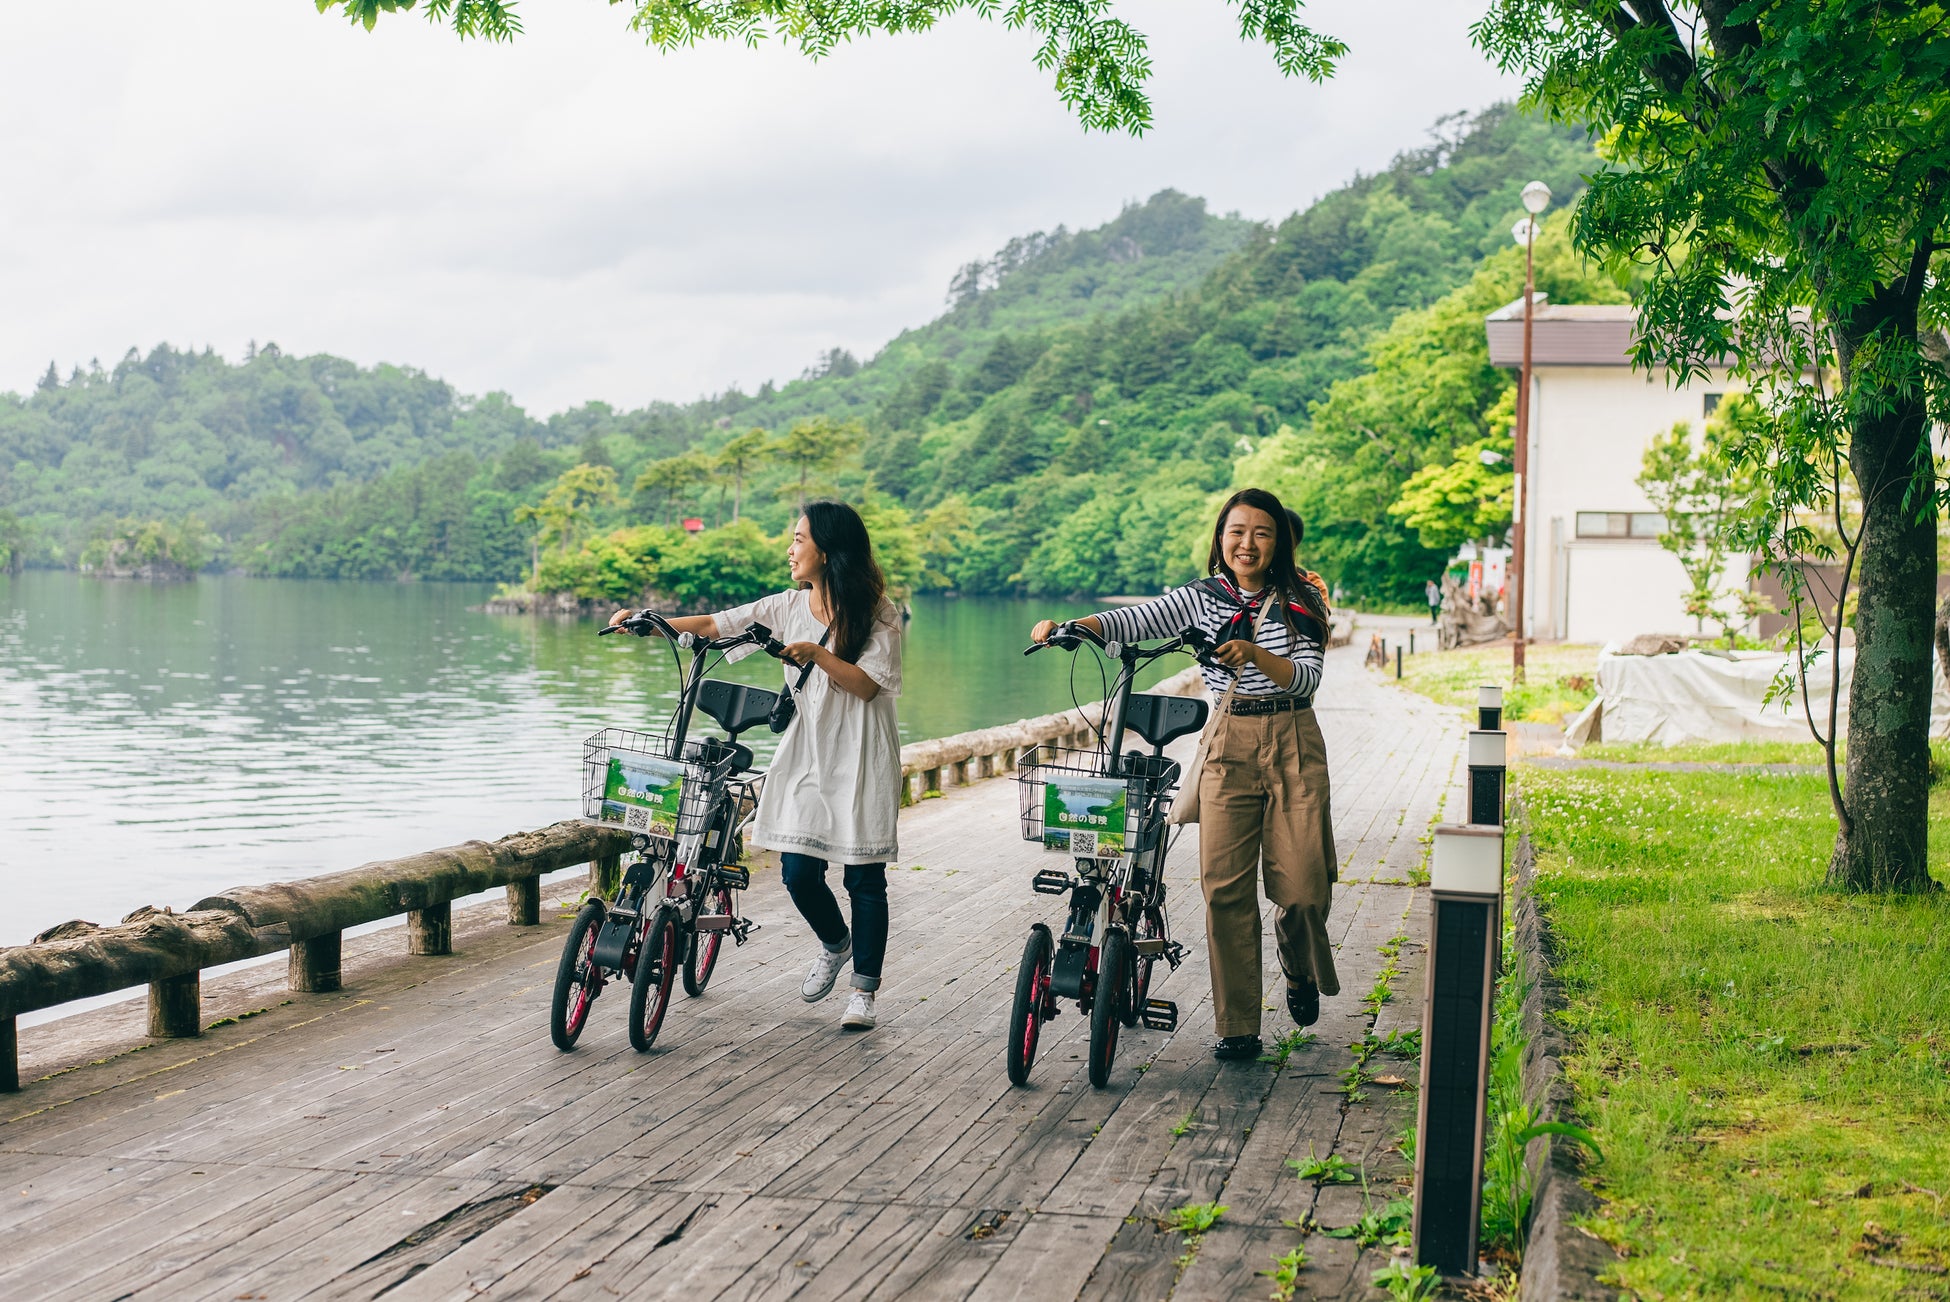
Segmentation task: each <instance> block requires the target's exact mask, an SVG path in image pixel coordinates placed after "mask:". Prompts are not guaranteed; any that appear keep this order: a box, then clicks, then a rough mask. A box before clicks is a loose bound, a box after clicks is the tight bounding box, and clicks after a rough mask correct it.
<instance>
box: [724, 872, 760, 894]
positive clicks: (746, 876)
mask: <svg viewBox="0 0 1950 1302" xmlns="http://www.w3.org/2000/svg"><path fill="white" fill-rule="evenodd" d="M718 876H719V877H720V878H722V879H723V880H724V884H725V885H726V886H729V887H730V888H731V889H732V890H734V891H742V890H747V889H749V888H750V887H751V884H752V870H751V869H749V868H720V869H718Z"/></svg>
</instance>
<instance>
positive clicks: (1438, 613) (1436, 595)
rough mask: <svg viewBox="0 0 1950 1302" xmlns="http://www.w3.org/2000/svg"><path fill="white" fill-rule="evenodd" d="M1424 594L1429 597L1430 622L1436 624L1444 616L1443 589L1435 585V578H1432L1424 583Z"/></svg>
mask: <svg viewBox="0 0 1950 1302" xmlns="http://www.w3.org/2000/svg"><path fill="white" fill-rule="evenodd" d="M1422 595H1423V596H1424V597H1425V598H1427V599H1428V603H1429V623H1431V624H1434V623H1436V622H1438V621H1439V620H1440V619H1441V618H1442V589H1441V588H1438V587H1436V586H1435V580H1434V579H1430V580H1429V581H1428V582H1427V583H1425V584H1423V585H1422Z"/></svg>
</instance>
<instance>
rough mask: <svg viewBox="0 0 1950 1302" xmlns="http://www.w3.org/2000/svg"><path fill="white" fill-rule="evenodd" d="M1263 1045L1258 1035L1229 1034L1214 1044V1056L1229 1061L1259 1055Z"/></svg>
mask: <svg viewBox="0 0 1950 1302" xmlns="http://www.w3.org/2000/svg"><path fill="white" fill-rule="evenodd" d="M1262 1048H1263V1046H1262V1045H1261V1044H1260V1042H1259V1037H1258V1036H1257V1035H1228V1036H1225V1037H1224V1038H1223V1039H1221V1040H1220V1041H1219V1042H1218V1043H1217V1044H1215V1045H1213V1046H1212V1056H1213V1057H1214V1058H1223V1059H1225V1060H1227V1061H1228V1062H1232V1061H1237V1060H1238V1059H1241V1058H1257V1057H1259V1055H1260V1053H1261V1050H1262Z"/></svg>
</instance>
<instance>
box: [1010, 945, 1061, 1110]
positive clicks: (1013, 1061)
mask: <svg viewBox="0 0 1950 1302" xmlns="http://www.w3.org/2000/svg"><path fill="white" fill-rule="evenodd" d="M1053 953H1054V946H1053V945H1051V943H1050V937H1049V928H1048V927H1045V926H1044V925H1043V924H1042V923H1040V922H1039V923H1037V924H1036V925H1035V926H1033V927H1031V928H1030V929H1029V939H1028V940H1027V941H1025V942H1024V944H1023V947H1022V964H1021V966H1019V967H1017V968H1016V1002H1015V1007H1014V1008H1012V1009H1011V1010H1010V1012H1009V1055H1008V1057H1009V1083H1010V1084H1011V1085H1027V1084H1028V1083H1029V1069H1030V1068H1031V1067H1033V1066H1035V1065H1036V1045H1037V1042H1038V1041H1039V1040H1041V1039H1042V1034H1043V1005H1044V1004H1045V1002H1047V1001H1048V999H1049V982H1050V962H1051V955H1052V954H1053Z"/></svg>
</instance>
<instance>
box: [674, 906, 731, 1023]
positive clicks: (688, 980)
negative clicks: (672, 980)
mask: <svg viewBox="0 0 1950 1302" xmlns="http://www.w3.org/2000/svg"><path fill="white" fill-rule="evenodd" d="M707 898H708V899H709V900H710V902H711V911H712V912H714V913H718V914H722V915H724V916H726V917H731V916H733V915H734V913H735V912H736V910H735V908H734V903H733V898H732V894H731V888H730V887H729V886H720V887H718V889H717V890H716V891H715V892H713V893H712V894H711V895H710V896H708V897H707ZM724 937H725V933H724V932H722V931H701V932H699V933H697V934H696V935H695V936H692V937H691V947H690V952H689V953H687V954H685V955H684V993H685V994H687V995H690V996H691V997H692V998H694V999H695V998H696V997H697V996H698V995H701V994H703V993H704V987H705V986H706V985H708V984H709V983H710V981H711V973H712V972H714V971H716V970H717V966H718V950H719V949H721V948H723V946H724Z"/></svg>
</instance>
